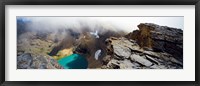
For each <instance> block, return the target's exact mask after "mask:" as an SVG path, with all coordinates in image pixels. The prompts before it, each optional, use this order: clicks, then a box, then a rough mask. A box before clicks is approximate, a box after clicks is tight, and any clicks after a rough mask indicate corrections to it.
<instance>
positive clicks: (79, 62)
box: [58, 54, 88, 69]
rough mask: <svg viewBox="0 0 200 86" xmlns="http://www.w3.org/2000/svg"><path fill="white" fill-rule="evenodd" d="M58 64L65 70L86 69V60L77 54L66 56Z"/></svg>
mask: <svg viewBox="0 0 200 86" xmlns="http://www.w3.org/2000/svg"><path fill="white" fill-rule="evenodd" d="M58 63H59V64H60V65H61V66H62V67H64V68H65V69H87V68H88V61H87V59H86V58H85V57H84V56H82V55H79V54H72V55H70V56H66V57H64V58H62V59H60V60H58Z"/></svg>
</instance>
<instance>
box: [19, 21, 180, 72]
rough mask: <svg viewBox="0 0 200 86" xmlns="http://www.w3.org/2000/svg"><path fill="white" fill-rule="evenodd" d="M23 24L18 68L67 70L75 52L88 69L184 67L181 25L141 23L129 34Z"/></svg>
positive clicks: (108, 30) (20, 27) (20, 33)
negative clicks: (30, 27) (42, 28)
mask: <svg viewBox="0 0 200 86" xmlns="http://www.w3.org/2000/svg"><path fill="white" fill-rule="evenodd" d="M23 26H24V25H21V26H20V25H19V26H18V29H23V30H18V35H17V68H18V69H63V68H65V69H66V68H67V67H65V66H66V64H67V63H66V62H65V61H66V60H67V61H69V60H70V61H71V60H74V58H76V59H77V57H75V56H73V55H80V56H82V57H83V58H84V59H86V60H84V61H85V63H87V62H88V63H87V65H86V66H84V68H85V67H87V69H183V31H182V30H181V29H178V28H172V27H168V26H160V25H157V24H153V23H140V24H139V25H138V28H139V29H138V30H134V31H132V32H130V33H126V32H123V31H112V30H110V29H105V30H103V29H102V28H100V27H99V29H98V31H97V30H96V31H93V30H90V29H88V28H87V29H82V31H80V32H78V31H74V30H72V29H68V28H61V29H58V31H52V32H51V31H48V30H47V31H33V30H28V29H26V28H25V27H24V28H23ZM70 56H71V57H70ZM72 56H73V57H72ZM70 58H73V59H70ZM63 59H64V60H63ZM59 61H64V62H60V63H66V64H64V66H63V64H60V63H59ZM74 62H75V61H74ZM76 62H78V61H77V60H76ZM78 63H80V62H78ZM78 63H77V65H79V64H78ZM68 65H69V64H68ZM77 65H76V66H77ZM77 67H78V66H77Z"/></svg>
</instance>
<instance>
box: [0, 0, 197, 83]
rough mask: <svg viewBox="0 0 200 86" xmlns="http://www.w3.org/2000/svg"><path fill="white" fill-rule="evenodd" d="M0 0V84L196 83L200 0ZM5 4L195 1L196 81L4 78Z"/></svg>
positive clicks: (177, 2) (184, 2) (123, 3)
mask: <svg viewBox="0 0 200 86" xmlns="http://www.w3.org/2000/svg"><path fill="white" fill-rule="evenodd" d="M0 3H1V5H0V10H1V11H0V20H1V21H0V22H1V23H0V28H1V29H0V49H1V52H0V55H1V57H0V61H1V62H0V71H1V74H0V79H1V81H0V82H1V83H0V84H1V85H2V86H29V85H37V86H49V85H51V86H52V85H53V86H54V85H55V86H61V85H63V86H67V85H68V86H71V85H72V86H79V85H80V86H82V85H84V86H93V85H98V86H112V85H116V86H199V76H200V75H199V72H200V71H199V69H200V68H199V62H200V60H199V43H200V42H199V38H200V37H199V36H200V35H199V33H200V32H199V29H200V24H199V23H200V0H2V1H0ZM6 5H195V75H196V77H195V81H123V82H119V81H93V82H88V81H87V82H83V81H76V82H70V81H65V82H64V81H49V82H48V81H5V74H6V73H5V58H6V57H5V53H6V52H5V39H6V38H5V16H6V15H5V6H6ZM172 78H173V77H172Z"/></svg>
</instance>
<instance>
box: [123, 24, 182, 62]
mask: <svg viewBox="0 0 200 86" xmlns="http://www.w3.org/2000/svg"><path fill="white" fill-rule="evenodd" d="M138 28H139V30H135V31H133V32H131V33H129V34H128V35H126V36H125V37H126V38H128V39H133V40H136V41H137V43H138V44H139V45H140V47H141V48H145V47H148V48H152V49H153V50H154V51H155V52H167V53H169V54H171V55H173V56H174V57H175V58H176V59H177V60H179V61H182V60H183V30H182V29H178V28H173V27H168V26H160V25H157V24H153V23H140V24H139V25H138Z"/></svg>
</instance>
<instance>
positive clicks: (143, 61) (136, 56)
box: [130, 54, 152, 67]
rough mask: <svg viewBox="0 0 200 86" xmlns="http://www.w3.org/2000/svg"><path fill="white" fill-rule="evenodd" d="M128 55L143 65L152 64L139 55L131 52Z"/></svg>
mask: <svg viewBox="0 0 200 86" xmlns="http://www.w3.org/2000/svg"><path fill="white" fill-rule="evenodd" d="M130 57H131V60H132V61H136V62H138V63H140V64H142V65H144V66H147V67H149V66H151V65H152V63H151V62H150V61H149V60H147V59H145V58H143V57H141V56H139V55H135V54H132V55H131V56H130Z"/></svg>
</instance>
